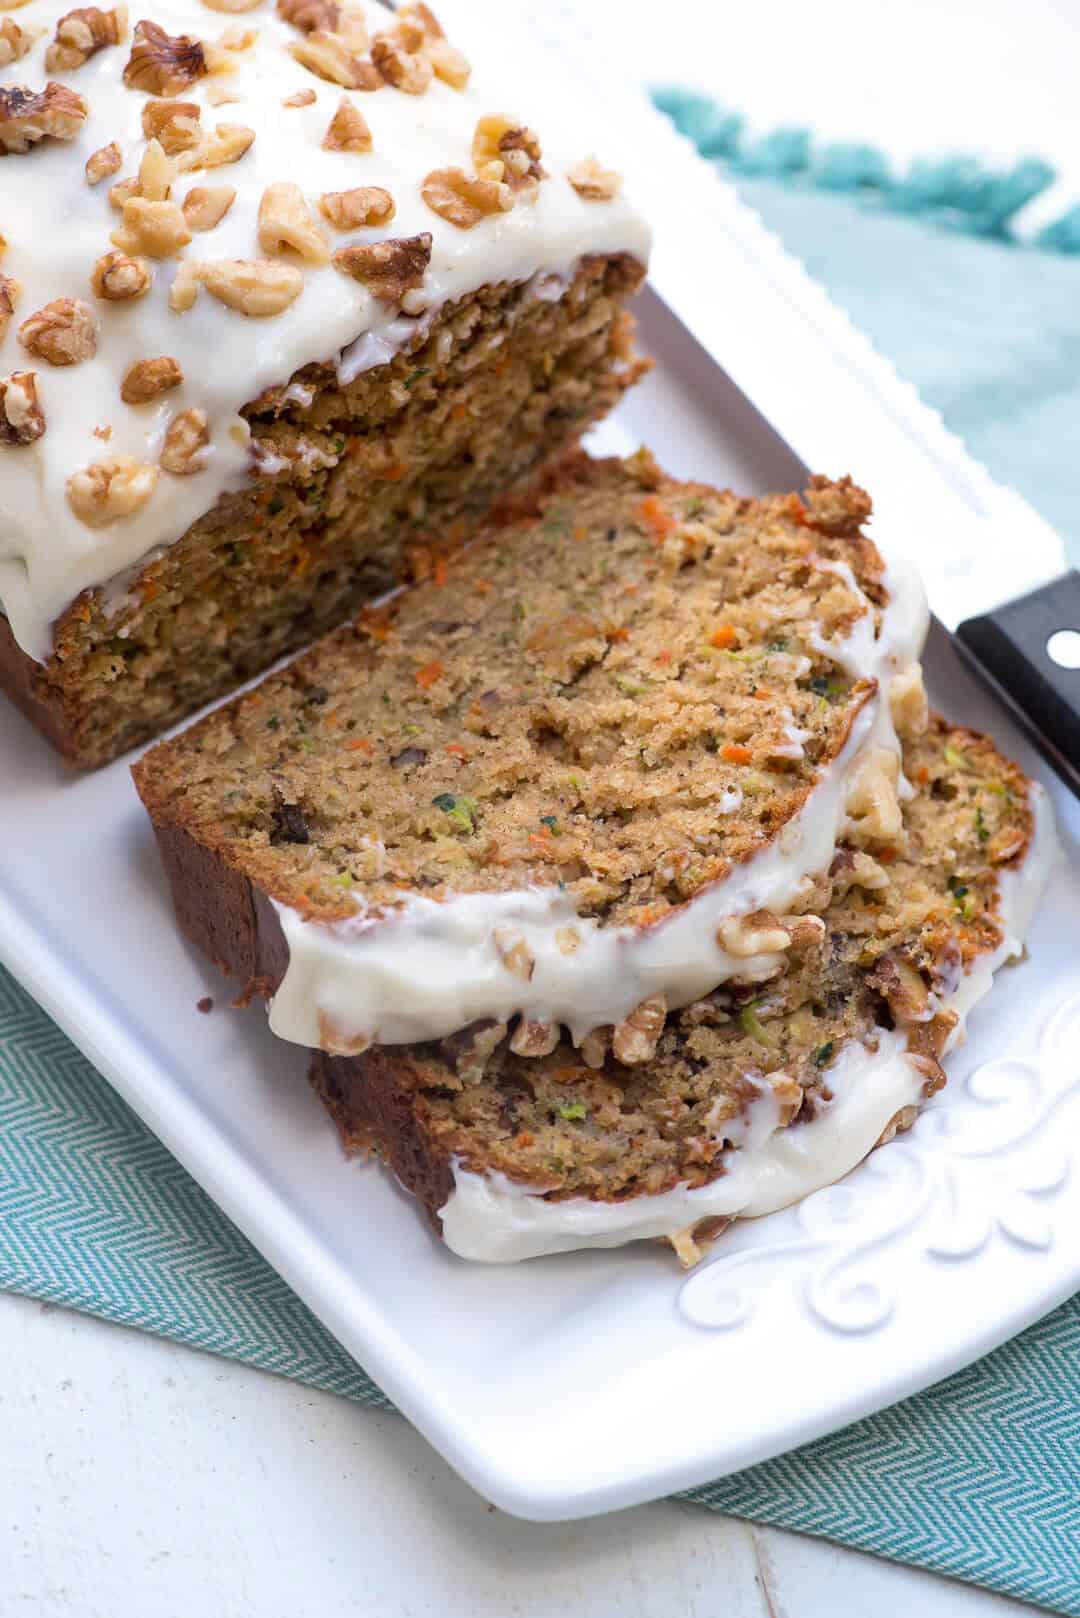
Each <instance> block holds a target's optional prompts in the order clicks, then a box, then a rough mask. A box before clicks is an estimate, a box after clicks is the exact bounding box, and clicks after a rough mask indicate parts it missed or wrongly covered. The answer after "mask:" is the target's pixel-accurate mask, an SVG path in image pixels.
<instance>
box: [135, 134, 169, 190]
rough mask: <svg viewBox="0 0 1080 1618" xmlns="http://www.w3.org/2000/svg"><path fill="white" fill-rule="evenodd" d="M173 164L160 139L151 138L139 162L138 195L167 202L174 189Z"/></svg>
mask: <svg viewBox="0 0 1080 1618" xmlns="http://www.w3.org/2000/svg"><path fill="white" fill-rule="evenodd" d="M173 174H174V170H173V165H172V163H171V162H170V161H169V159H168V158H167V157H166V156H165V149H164V147H163V146H162V144H161V142H160V141H159V140H151V141H150V142H149V143H148V144H147V147H146V150H145V152H144V153H143V155H142V162H141V163H140V164H139V190H138V195H139V196H140V197H142V198H143V199H144V200H145V201H147V202H165V201H167V200H168V196H169V192H170V191H171V190H172V183H173Z"/></svg>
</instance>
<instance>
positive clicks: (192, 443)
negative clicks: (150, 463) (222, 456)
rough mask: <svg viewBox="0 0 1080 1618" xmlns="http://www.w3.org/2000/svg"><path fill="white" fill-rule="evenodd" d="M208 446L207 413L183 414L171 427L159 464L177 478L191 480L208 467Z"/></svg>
mask: <svg viewBox="0 0 1080 1618" xmlns="http://www.w3.org/2000/svg"><path fill="white" fill-rule="evenodd" d="M209 442H210V434H209V431H208V430H207V425H206V412H205V410H181V412H180V414H179V415H178V416H174V417H173V419H172V421H170V423H169V425H168V428H167V430H166V433H165V442H164V443H163V444H162V446H161V454H160V455H159V456H158V460H159V461H160V463H161V465H162V467H163V468H164V470H165V471H166V472H171V473H172V474H173V476H174V477H181V478H182V477H190V475H191V474H192V473H193V472H201V471H202V469H203V467H204V466H205V465H206V456H205V454H204V451H205V449H206V447H207V445H208V444H209Z"/></svg>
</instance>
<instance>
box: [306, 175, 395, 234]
mask: <svg viewBox="0 0 1080 1618" xmlns="http://www.w3.org/2000/svg"><path fill="white" fill-rule="evenodd" d="M319 212H320V213H321V214H322V216H323V218H324V219H328V220H329V221H330V223H331V224H332V225H333V227H334V229H335V230H358V229H360V227H361V226H363V225H388V224H389V223H390V221H391V219H393V217H394V212H395V210H394V199H393V197H392V196H391V195H390V193H389V191H384V190H383V188H382V186H381V185H358V186H356V187H354V189H353V190H352V191H324V192H323V194H322V196H321V197H320V198H319Z"/></svg>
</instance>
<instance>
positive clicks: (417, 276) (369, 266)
mask: <svg viewBox="0 0 1080 1618" xmlns="http://www.w3.org/2000/svg"><path fill="white" fill-rule="evenodd" d="M430 260H431V237H430V235H429V234H428V233H427V231H424V232H423V234H422V235H420V236H401V237H399V238H398V239H397V240H396V241H387V242H371V243H364V244H360V243H353V244H352V245H351V246H349V247H339V248H338V250H337V252H336V253H335V254H334V268H335V269H336V270H340V271H341V273H342V275H350V276H351V277H352V279H353V280H354V281H360V282H361V283H362V284H363V285H364V286H366V287H367V289H368V291H369V292H372V293H374V295H375V297H377V298H380V299H381V300H382V301H383V302H384V303H400V302H401V299H402V297H403V296H404V294H405V293H406V292H408V291H410V290H411V289H413V288H414V287H419V286H422V285H423V280H424V274H425V272H426V270H427V267H428V264H429V262H430Z"/></svg>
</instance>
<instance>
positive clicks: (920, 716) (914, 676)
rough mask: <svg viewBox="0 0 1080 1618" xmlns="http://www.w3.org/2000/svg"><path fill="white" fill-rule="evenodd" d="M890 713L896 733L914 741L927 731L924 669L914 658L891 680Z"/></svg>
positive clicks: (904, 738)
mask: <svg viewBox="0 0 1080 1618" xmlns="http://www.w3.org/2000/svg"><path fill="white" fill-rule="evenodd" d="M889 713H890V715H891V717H892V722H893V727H894V729H895V731H896V734H897V735H898V736H899V737H901V738H902V740H904V741H906V742H908V741H912V740H913V739H914V738H915V737H916V736H922V735H924V734H925V732H926V726H927V720H928V709H927V703H926V687H925V686H924V685H923V676H922V669H921V668H920V667H919V664H918V662H917V661H915V660H914V659H913V660H912V661H911V662H910V663H909V664H908V665H907V667H906V668H904V669H901V670H900V672H899V673H898V674H894V675H893V677H892V679H891V680H890V681H889Z"/></svg>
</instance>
